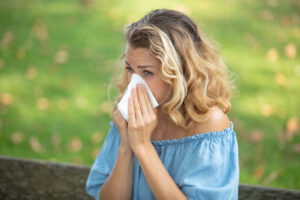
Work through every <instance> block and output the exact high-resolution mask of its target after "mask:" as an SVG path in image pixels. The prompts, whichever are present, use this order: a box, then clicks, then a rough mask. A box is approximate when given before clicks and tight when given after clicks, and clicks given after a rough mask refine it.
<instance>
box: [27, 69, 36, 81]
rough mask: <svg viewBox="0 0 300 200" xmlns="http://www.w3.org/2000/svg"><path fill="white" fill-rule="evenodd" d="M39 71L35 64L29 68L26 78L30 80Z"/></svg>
mask: <svg viewBox="0 0 300 200" xmlns="http://www.w3.org/2000/svg"><path fill="white" fill-rule="evenodd" d="M37 74H38V72H37V69H36V68H35V67H34V66H31V67H28V68H27V73H26V78H27V79H29V80H32V79H34V78H35V77H36V76H37Z"/></svg>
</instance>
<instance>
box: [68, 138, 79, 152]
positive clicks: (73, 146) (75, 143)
mask: <svg viewBox="0 0 300 200" xmlns="http://www.w3.org/2000/svg"><path fill="white" fill-rule="evenodd" d="M68 148H69V151H71V152H79V151H80V150H81V148H82V142H81V140H80V139H79V138H78V137H73V138H72V139H71V140H70V141H69V144H68Z"/></svg>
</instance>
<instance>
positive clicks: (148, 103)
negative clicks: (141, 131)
mask: <svg viewBox="0 0 300 200" xmlns="http://www.w3.org/2000/svg"><path fill="white" fill-rule="evenodd" d="M143 95H144V99H145V102H146V107H147V110H148V113H149V114H153V108H152V103H151V101H150V98H149V95H148V93H147V89H146V87H144V88H143Z"/></svg>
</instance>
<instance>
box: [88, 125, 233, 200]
mask: <svg viewBox="0 0 300 200" xmlns="http://www.w3.org/2000/svg"><path fill="white" fill-rule="evenodd" d="M110 126H111V129H110V131H109V133H108V135H107V137H106V138H105V141H104V143H103V145H102V148H101V151H100V152H99V154H98V155H97V157H96V160H95V161H94V163H93V165H92V167H91V170H90V173H89V176H88V178H87V181H86V191H87V193H88V194H89V195H91V196H92V197H94V199H97V200H99V193H100V189H101V187H102V185H103V184H104V182H105V181H106V179H107V178H108V176H109V175H110V173H111V172H112V169H113V167H114V163H115V161H116V159H117V156H118V151H119V145H120V135H119V133H118V127H117V126H116V125H115V124H114V123H113V122H112V121H111V122H110ZM151 142H152V144H153V146H154V148H155V149H156V151H157V153H158V155H159V157H160V160H161V161H162V163H163V164H164V166H165V168H166V169H167V171H168V172H169V174H170V176H171V177H172V178H173V180H174V181H175V183H176V184H177V186H178V187H179V188H180V189H181V190H182V192H183V193H184V194H185V195H186V197H187V198H188V199H190V200H192V199H193V200H196V199H210V200H216V199H222V200H223V199H230V200H237V199H238V186H239V162H238V143H237V139H236V135H235V132H234V130H233V123H232V121H231V122H230V127H229V128H226V129H224V130H222V131H216V132H206V133H199V134H195V135H193V136H188V137H184V138H181V139H172V140H161V141H153V140H151ZM132 178H133V179H132V199H133V200H139V199H143V200H154V199H155V197H154V196H153V194H152V192H151V189H150V187H149V185H148V183H147V181H146V178H145V176H144V174H143V171H142V169H141V167H140V165H139V163H138V160H137V158H136V157H135V156H134V159H133V177H132Z"/></svg>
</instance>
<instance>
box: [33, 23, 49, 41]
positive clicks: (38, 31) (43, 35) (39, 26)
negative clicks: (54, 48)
mask: <svg viewBox="0 0 300 200" xmlns="http://www.w3.org/2000/svg"><path fill="white" fill-rule="evenodd" d="M31 35H32V36H34V37H36V38H37V39H38V40H39V41H40V42H41V43H44V42H45V40H47V39H48V30H47V27H46V25H45V23H44V22H43V21H42V20H40V19H38V20H36V21H35V23H34V24H33V26H32V28H31Z"/></svg>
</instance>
